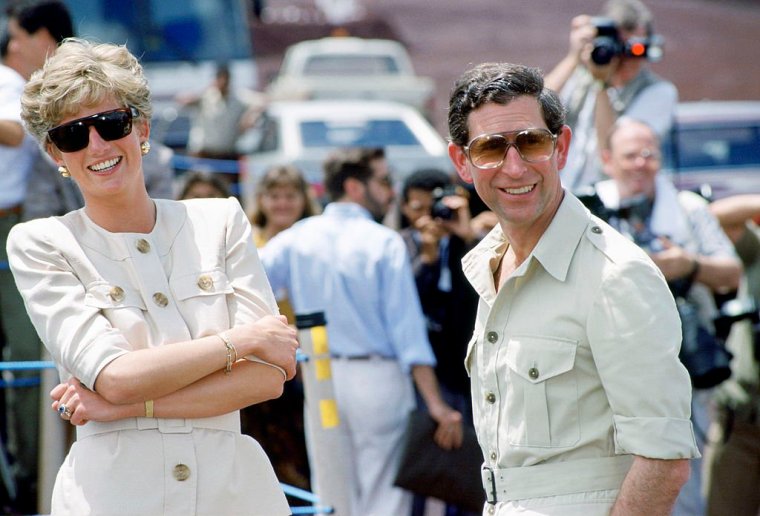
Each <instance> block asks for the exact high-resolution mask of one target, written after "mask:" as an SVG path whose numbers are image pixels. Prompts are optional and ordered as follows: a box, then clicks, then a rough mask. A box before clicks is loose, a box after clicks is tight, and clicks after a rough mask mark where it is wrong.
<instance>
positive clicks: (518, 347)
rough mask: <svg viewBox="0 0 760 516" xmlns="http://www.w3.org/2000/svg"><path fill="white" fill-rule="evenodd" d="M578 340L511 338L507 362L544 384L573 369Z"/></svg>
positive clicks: (522, 374) (530, 380)
mask: <svg viewBox="0 0 760 516" xmlns="http://www.w3.org/2000/svg"><path fill="white" fill-rule="evenodd" d="M577 348H578V343H577V342H575V341H571V340H564V339H553V338H550V337H532V336H518V337H513V338H511V339H509V343H508V345H507V365H508V366H509V368H510V369H511V370H512V371H514V372H515V373H516V374H517V375H519V376H520V377H522V378H524V379H525V380H527V381H529V382H530V383H540V382H543V381H546V380H548V379H550V378H553V377H555V376H558V375H561V374H563V373H566V372H568V371H570V370H572V369H573V365H574V364H575V352H576V349H577Z"/></svg>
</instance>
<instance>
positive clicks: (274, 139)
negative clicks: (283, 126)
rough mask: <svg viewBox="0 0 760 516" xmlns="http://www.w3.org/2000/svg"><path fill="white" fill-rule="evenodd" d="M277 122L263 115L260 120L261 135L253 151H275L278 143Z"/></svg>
mask: <svg viewBox="0 0 760 516" xmlns="http://www.w3.org/2000/svg"><path fill="white" fill-rule="evenodd" d="M278 125H279V124H278V122H277V120H275V119H274V118H271V117H265V118H264V119H263V120H262V121H261V136H260V139H259V141H258V145H256V149H255V152H271V151H276V150H277V148H278V145H279V143H280V142H279V137H278V130H277V129H278Z"/></svg>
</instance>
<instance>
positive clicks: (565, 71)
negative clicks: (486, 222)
mask: <svg viewBox="0 0 760 516" xmlns="http://www.w3.org/2000/svg"><path fill="white" fill-rule="evenodd" d="M661 56H662V48H661V38H660V37H659V36H658V35H656V34H654V32H653V29H652V14H651V12H650V11H649V9H648V8H647V7H646V6H645V5H644V4H643V3H641V1H640V0H609V1H608V2H607V3H606V4H605V7H604V9H603V11H602V15H601V17H591V16H588V15H580V16H576V17H575V18H574V19H573V21H572V24H571V30H570V47H569V50H568V53H567V55H566V56H565V57H564V58H563V59H562V60H561V61H560V62H559V63H558V64H557V65H556V66H555V67H554V69H553V70H552V71H551V72H549V73H548V74H547V75H546V79H545V80H546V86H547V87H548V88H550V89H553V90H554V91H556V92H558V93H559V95H560V98H561V100H562V103H563V104H564V105H565V106H566V108H567V124H568V125H569V126H570V128H571V129H572V131H573V143H572V145H571V146H570V153H569V155H568V159H567V166H566V167H565V170H564V171H563V172H562V184H563V186H564V187H565V188H567V189H569V190H571V191H573V190H577V189H578V188H580V187H583V186H587V185H591V184H593V183H596V182H597V181H599V180H601V179H603V173H602V164H601V160H600V158H601V155H600V153H601V151H602V150H603V143H604V141H605V139H606V137H607V133H608V131H609V129H610V128H611V127H612V125H613V124H614V123H615V120H617V119H618V118H619V117H620V116H622V115H626V116H630V117H632V118H636V119H638V120H642V121H644V122H646V123H647V124H649V125H650V126H651V127H653V128H654V129H655V131H656V132H657V134H658V135H659V137H660V138H663V137H664V136H666V135H667V134H668V132H669V130H670V127H671V125H672V121H673V116H674V111H675V107H676V104H677V103H678V91H677V90H676V87H675V86H674V85H673V84H672V83H670V82H668V81H666V80H664V79H662V78H661V77H659V76H657V75H656V74H654V73H653V72H652V71H651V70H650V69H649V66H648V62H650V61H657V60H658V59H659V58H660V57H661Z"/></svg>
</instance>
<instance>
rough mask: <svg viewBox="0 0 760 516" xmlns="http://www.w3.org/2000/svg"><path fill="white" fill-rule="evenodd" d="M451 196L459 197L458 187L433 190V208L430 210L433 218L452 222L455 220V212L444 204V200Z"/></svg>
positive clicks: (447, 186) (449, 186)
mask: <svg viewBox="0 0 760 516" xmlns="http://www.w3.org/2000/svg"><path fill="white" fill-rule="evenodd" d="M450 195H458V192H457V187H456V186H454V185H446V186H443V187H438V188H436V189H435V190H433V206H432V207H431V208H430V216H431V217H433V218H434V219H443V220H451V219H453V218H454V215H455V213H454V210H452V209H451V208H449V207H448V206H446V204H444V202H443V198H444V197H448V196H450Z"/></svg>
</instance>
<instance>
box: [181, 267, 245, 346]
mask: <svg viewBox="0 0 760 516" xmlns="http://www.w3.org/2000/svg"><path fill="white" fill-rule="evenodd" d="M169 284H170V286H171V289H172V292H173V293H174V296H175V299H176V301H177V307H178V308H179V310H180V312H181V313H182V314H183V316H185V321H186V323H187V325H188V327H189V328H190V332H191V334H192V335H200V334H204V332H205V333H207V332H208V331H213V332H219V331H222V330H226V329H227V328H228V327H229V325H230V324H231V322H230V314H229V306H228V299H227V295H228V294H233V293H234V289H233V288H232V283H231V282H230V280H229V278H228V277H227V274H225V272H224V271H223V270H221V269H209V270H203V271H197V272H191V273H185V274H181V275H176V276H173V277H172V278H171V279H170V280H169Z"/></svg>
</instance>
